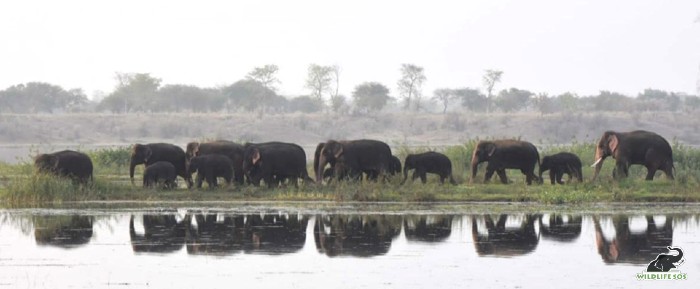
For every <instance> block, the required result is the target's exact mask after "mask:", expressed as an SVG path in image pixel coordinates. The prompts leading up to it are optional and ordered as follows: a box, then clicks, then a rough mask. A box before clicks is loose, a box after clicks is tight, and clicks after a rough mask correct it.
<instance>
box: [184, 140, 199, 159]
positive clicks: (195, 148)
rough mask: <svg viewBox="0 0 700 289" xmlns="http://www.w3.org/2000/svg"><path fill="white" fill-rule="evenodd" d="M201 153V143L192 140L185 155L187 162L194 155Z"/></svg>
mask: <svg viewBox="0 0 700 289" xmlns="http://www.w3.org/2000/svg"><path fill="white" fill-rule="evenodd" d="M198 155H199V143H198V142H191V143H188V144H187V150H186V151H185V156H186V160H187V162H189V161H190V160H191V159H192V158H193V157H196V156H198Z"/></svg>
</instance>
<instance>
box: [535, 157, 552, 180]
mask: <svg viewBox="0 0 700 289" xmlns="http://www.w3.org/2000/svg"><path fill="white" fill-rule="evenodd" d="M551 162H552V160H551V157H550V156H545V157H543V158H542V162H541V163H540V173H539V174H538V176H539V177H540V180H541V179H542V173H544V172H545V171H548V170H550V169H552V168H551V166H552V163H551Z"/></svg>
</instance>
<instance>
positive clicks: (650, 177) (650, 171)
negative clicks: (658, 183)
mask: <svg viewBox="0 0 700 289" xmlns="http://www.w3.org/2000/svg"><path fill="white" fill-rule="evenodd" d="M654 175H656V168H655V167H652V166H647V177H646V180H647V181H652V180H654Z"/></svg>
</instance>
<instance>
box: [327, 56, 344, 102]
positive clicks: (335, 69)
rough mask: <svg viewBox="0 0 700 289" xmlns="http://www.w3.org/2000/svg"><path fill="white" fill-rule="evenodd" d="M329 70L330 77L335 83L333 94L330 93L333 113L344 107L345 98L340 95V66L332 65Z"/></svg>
mask: <svg viewBox="0 0 700 289" xmlns="http://www.w3.org/2000/svg"><path fill="white" fill-rule="evenodd" d="M330 68H331V72H330V74H331V77H332V78H333V80H334V81H335V92H333V93H331V109H333V112H338V110H339V109H340V108H341V107H343V105H345V96H343V95H340V92H339V90H340V66H338V65H337V64H336V65H333V66H330Z"/></svg>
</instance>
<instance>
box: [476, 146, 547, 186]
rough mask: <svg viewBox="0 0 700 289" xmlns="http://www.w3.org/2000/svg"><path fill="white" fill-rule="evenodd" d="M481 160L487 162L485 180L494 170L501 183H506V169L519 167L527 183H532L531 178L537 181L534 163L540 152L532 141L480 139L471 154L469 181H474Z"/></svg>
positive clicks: (537, 159) (538, 161)
mask: <svg viewBox="0 0 700 289" xmlns="http://www.w3.org/2000/svg"><path fill="white" fill-rule="evenodd" d="M482 162H488V166H486V175H485V177H484V181H485V182H488V181H489V180H491V176H493V173H494V172H496V173H497V174H498V176H499V177H500V179H501V183H504V184H506V183H508V178H507V177H506V169H519V170H520V171H521V172H522V173H523V174H524V175H525V177H526V182H527V184H528V185H530V184H532V181H533V180H534V181H537V182H539V178H537V176H536V175H535V165H538V164H539V163H540V154H539V153H538V152H537V148H536V147H535V146H534V145H533V144H532V143H529V142H526V141H520V140H493V141H480V142H479V143H478V144H477V145H476V147H475V148H474V153H473V154H472V162H471V169H472V177H471V182H474V178H476V173H477V169H478V167H477V166H478V165H479V164H480V163H482Z"/></svg>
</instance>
